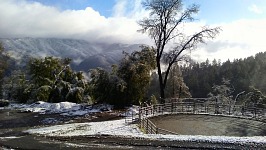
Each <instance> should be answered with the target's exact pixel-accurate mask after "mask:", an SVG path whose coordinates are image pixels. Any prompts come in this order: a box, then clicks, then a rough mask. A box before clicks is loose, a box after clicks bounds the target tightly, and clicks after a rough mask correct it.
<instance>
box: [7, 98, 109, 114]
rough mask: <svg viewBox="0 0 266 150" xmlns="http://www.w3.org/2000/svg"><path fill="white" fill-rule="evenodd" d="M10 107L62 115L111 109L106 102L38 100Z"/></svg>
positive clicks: (23, 110)
mask: <svg viewBox="0 0 266 150" xmlns="http://www.w3.org/2000/svg"><path fill="white" fill-rule="evenodd" d="M9 108H10V109H19V110H20V111H22V112H37V113H40V114H55V113H57V114H60V115H63V116H82V115H85V114H89V113H95V112H102V111H111V110H112V106H111V105H107V104H102V105H95V106H86V105H85V104H76V103H71V102H60V103H47V102H43V101H38V102H35V103H33V104H30V105H29V104H11V105H10V106H9Z"/></svg>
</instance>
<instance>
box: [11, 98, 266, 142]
mask: <svg viewBox="0 0 266 150" xmlns="http://www.w3.org/2000/svg"><path fill="white" fill-rule="evenodd" d="M10 107H12V108H17V109H21V110H24V111H31V112H39V113H60V114H61V115H67V116H76V115H84V114H87V113H92V112H101V111H102V110H111V109H112V108H111V106H110V105H98V106H87V107H85V105H81V104H75V103H70V102H61V103H46V102H36V103H34V104H31V105H18V104H12V105H11V106H10ZM137 109H138V108H137V107H133V108H130V109H129V110H131V111H129V112H132V110H133V113H125V114H124V115H125V116H133V115H136V114H137ZM46 121H47V122H49V121H51V122H52V121H55V120H53V118H47V120H46ZM25 132H27V133H30V134H40V135H45V136H70V137H71V136H82V135H112V136H120V137H129V138H131V137H133V138H134V137H136V138H146V139H155V140H156V139H157V140H173V141H196V142H219V143H262V144H266V137H265V136H254V137H229V136H202V135H197V136H191V135H161V134H156V135H154V134H144V133H143V132H141V131H140V129H139V128H138V126H137V124H128V123H126V122H125V119H120V120H112V121H103V122H89V123H71V124H64V125H55V126H50V127H43V128H36V129H29V130H27V131H25Z"/></svg>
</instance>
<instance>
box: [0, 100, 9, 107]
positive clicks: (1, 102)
mask: <svg viewBox="0 0 266 150" xmlns="http://www.w3.org/2000/svg"><path fill="white" fill-rule="evenodd" d="M8 105H9V101H8V100H3V99H0V107H5V106H8Z"/></svg>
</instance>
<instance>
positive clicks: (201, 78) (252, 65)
mask: <svg viewBox="0 0 266 150" xmlns="http://www.w3.org/2000/svg"><path fill="white" fill-rule="evenodd" d="M181 70H182V74H183V78H184V82H185V83H186V85H187V86H188V87H189V89H190V93H191V95H192V97H207V96H208V94H209V93H210V92H211V91H212V87H213V86H214V85H221V84H222V83H221V82H222V80H223V79H227V80H230V83H231V84H232V86H233V88H234V91H233V96H236V95H237V94H238V93H240V92H243V91H246V92H248V91H249V90H250V87H254V88H256V89H258V90H260V91H261V92H262V93H263V94H264V95H265V94H266V76H265V74H266V52H264V53H262V52H261V53H258V54H256V55H255V57H253V56H251V57H248V58H245V59H235V60H234V61H233V62H231V61H230V60H227V61H226V62H224V63H221V62H220V61H217V60H216V59H214V60H213V61H212V62H210V61H209V60H208V59H207V60H206V61H205V62H202V63H196V62H194V63H190V64H189V65H184V66H182V67H181Z"/></svg>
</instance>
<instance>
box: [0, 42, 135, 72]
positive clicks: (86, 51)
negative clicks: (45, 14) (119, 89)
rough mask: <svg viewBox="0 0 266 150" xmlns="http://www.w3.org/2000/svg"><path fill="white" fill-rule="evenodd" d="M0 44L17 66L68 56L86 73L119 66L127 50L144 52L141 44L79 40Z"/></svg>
mask: <svg viewBox="0 0 266 150" xmlns="http://www.w3.org/2000/svg"><path fill="white" fill-rule="evenodd" d="M0 41H1V42H2V43H3V45H4V48H5V50H6V51H7V52H8V53H9V54H10V56H11V57H12V58H13V59H14V60H15V62H16V65H19V66H25V64H26V63H27V61H28V59H29V58H30V57H45V56H54V57H60V58H66V57H68V58H71V59H72V67H73V68H74V69H76V70H84V71H87V70H89V69H91V68H95V67H103V68H107V69H108V68H109V67H110V66H111V65H112V64H116V63H118V61H119V60H120V59H121V58H122V56H123V54H122V52H123V51H126V52H129V53H131V52H133V51H135V50H139V49H140V48H139V46H140V44H135V45H127V44H105V43H90V42H88V41H85V40H75V39H56V38H12V39H7V38H6V39H3V38H2V39H0Z"/></svg>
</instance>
